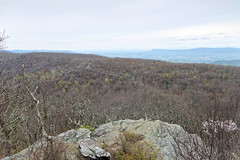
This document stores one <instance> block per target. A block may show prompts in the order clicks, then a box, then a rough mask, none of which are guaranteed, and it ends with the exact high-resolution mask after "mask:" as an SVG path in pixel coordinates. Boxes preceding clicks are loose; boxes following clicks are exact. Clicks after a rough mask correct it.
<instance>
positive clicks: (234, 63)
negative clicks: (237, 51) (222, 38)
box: [212, 60, 240, 66]
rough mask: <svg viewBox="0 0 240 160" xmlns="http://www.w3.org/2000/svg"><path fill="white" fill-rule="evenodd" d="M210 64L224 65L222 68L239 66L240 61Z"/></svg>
mask: <svg viewBox="0 0 240 160" xmlns="http://www.w3.org/2000/svg"><path fill="white" fill-rule="evenodd" d="M212 64H218V65H224V66H240V60H231V61H215V62H212Z"/></svg>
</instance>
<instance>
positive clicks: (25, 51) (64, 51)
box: [9, 49, 75, 53]
mask: <svg viewBox="0 0 240 160" xmlns="http://www.w3.org/2000/svg"><path fill="white" fill-rule="evenodd" d="M9 51H10V52H12V53H32V52H54V53H75V52H73V51H71V50H45V49H43V50H21V49H15V50H9Z"/></svg>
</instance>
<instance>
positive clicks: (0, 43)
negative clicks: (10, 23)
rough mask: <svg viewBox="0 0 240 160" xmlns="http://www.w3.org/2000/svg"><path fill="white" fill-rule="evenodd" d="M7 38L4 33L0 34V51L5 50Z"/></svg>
mask: <svg viewBox="0 0 240 160" xmlns="http://www.w3.org/2000/svg"><path fill="white" fill-rule="evenodd" d="M7 39H8V36H7V35H6V31H5V30H4V31H3V32H0V49H6V48H7V47H6V40H7Z"/></svg>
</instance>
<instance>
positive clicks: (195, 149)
mask: <svg viewBox="0 0 240 160" xmlns="http://www.w3.org/2000/svg"><path fill="white" fill-rule="evenodd" d="M124 130H128V131H130V132H132V133H134V134H136V135H141V136H143V137H144V138H145V139H148V141H150V142H152V143H153V144H154V145H155V146H157V147H159V148H160V152H159V159H160V157H162V158H163V159H164V160H176V159H186V157H187V158H188V159H193V158H194V159H203V157H202V156H201V153H202V152H203V151H202V149H203V143H202V141H201V139H200V138H199V137H198V136H197V135H192V134H188V133H187V132H186V131H185V130H184V129H183V128H182V127H181V126H179V125H176V124H169V123H166V122H162V121H160V120H155V121H149V120H143V119H140V120H119V121H115V122H111V123H107V124H103V125H100V126H99V127H98V128H97V129H96V130H95V132H94V133H93V134H92V136H91V139H93V140H94V141H96V142H98V143H100V144H101V143H102V144H103V145H105V146H108V148H110V149H111V150H119V149H121V146H122V144H121V138H120V135H121V134H120V133H121V132H122V131H124ZM195 144H197V145H198V146H195ZM200 149H201V150H200ZM182 154H184V155H182ZM188 154H189V155H188Z"/></svg>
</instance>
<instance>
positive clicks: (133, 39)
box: [0, 0, 240, 51]
mask: <svg viewBox="0 0 240 160" xmlns="http://www.w3.org/2000/svg"><path fill="white" fill-rule="evenodd" d="M3 29H5V30H6V33H7V34H8V35H9V36H10V38H9V39H8V43H7V44H8V49H54V50H56V49H59V50H76V51H77V50H106V49H107V50H113V49H114V50H115V49H152V48H162V49H181V48H195V47H240V0H0V31H2V30H3Z"/></svg>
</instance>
